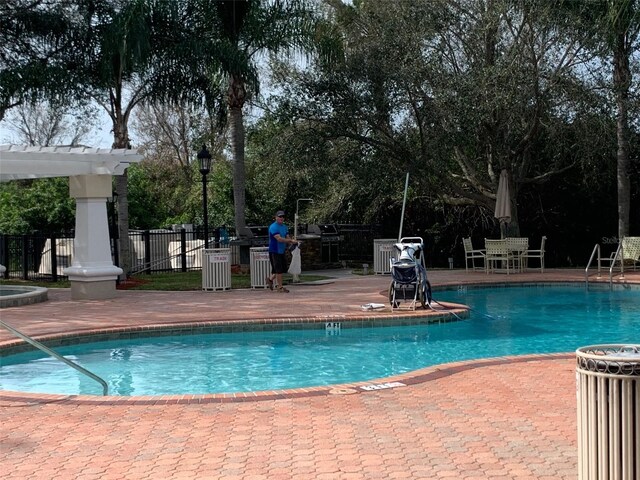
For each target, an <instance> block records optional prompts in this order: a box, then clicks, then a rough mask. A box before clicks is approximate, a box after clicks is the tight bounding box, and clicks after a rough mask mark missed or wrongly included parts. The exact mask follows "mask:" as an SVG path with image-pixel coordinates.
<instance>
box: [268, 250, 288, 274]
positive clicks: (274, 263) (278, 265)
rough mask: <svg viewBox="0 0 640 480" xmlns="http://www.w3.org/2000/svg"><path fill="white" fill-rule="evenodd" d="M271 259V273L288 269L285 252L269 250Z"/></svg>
mask: <svg viewBox="0 0 640 480" xmlns="http://www.w3.org/2000/svg"><path fill="white" fill-rule="evenodd" d="M269 261H270V262H271V273H284V272H285V271H286V270H287V261H286V259H285V257H284V253H271V252H269Z"/></svg>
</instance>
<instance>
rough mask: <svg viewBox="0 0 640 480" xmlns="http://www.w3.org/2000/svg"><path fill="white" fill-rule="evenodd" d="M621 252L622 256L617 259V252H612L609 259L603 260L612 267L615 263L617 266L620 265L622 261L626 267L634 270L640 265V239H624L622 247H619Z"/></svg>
mask: <svg viewBox="0 0 640 480" xmlns="http://www.w3.org/2000/svg"><path fill="white" fill-rule="evenodd" d="M618 249H619V250H621V253H620V255H621V256H622V258H620V256H618V257H617V258H616V254H617V252H618V251H617V250H616V251H615V252H612V253H611V255H610V256H609V258H603V259H602V260H604V261H605V262H609V266H611V265H612V264H613V263H614V262H615V263H616V264H620V262H621V261H623V262H624V265H625V266H632V267H633V269H634V270H636V268H637V267H638V265H640V237H623V238H622V242H621V244H620V246H619V247H618Z"/></svg>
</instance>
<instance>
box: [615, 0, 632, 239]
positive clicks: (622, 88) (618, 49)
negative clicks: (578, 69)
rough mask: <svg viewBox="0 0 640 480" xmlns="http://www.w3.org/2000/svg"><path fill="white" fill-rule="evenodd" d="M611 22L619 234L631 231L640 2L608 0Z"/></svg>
mask: <svg viewBox="0 0 640 480" xmlns="http://www.w3.org/2000/svg"><path fill="white" fill-rule="evenodd" d="M607 4H608V7H609V11H608V20H609V21H608V22H607V23H608V24H609V25H610V26H611V27H613V28H612V29H611V30H610V32H611V37H610V40H609V44H610V46H611V49H612V50H613V91H614V95H615V99H616V107H617V114H616V130H617V139H618V151H617V176H618V182H617V183H618V237H619V238H620V239H622V238H623V237H625V236H627V235H628V234H629V226H630V225H629V211H630V209H631V186H630V185H631V184H630V181H629V164H630V158H629V114H628V112H629V89H630V87H631V80H632V73H631V68H630V67H629V60H630V58H631V54H632V52H633V51H634V47H633V45H634V43H635V42H636V41H637V39H638V33H639V32H640V3H639V2H637V1H636V0H609V1H608V2H607Z"/></svg>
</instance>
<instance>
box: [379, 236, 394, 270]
mask: <svg viewBox="0 0 640 480" xmlns="http://www.w3.org/2000/svg"><path fill="white" fill-rule="evenodd" d="M397 242H398V241H397V240H396V239H394V238H378V239H374V240H373V273H375V274H376V275H378V274H384V273H391V258H392V257H395V255H396V248H395V246H394V245H395V244H396V243H397Z"/></svg>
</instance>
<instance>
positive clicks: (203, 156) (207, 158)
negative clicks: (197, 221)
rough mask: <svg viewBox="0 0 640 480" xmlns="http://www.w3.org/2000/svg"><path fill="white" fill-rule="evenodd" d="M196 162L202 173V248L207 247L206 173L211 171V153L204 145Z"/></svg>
mask: <svg viewBox="0 0 640 480" xmlns="http://www.w3.org/2000/svg"><path fill="white" fill-rule="evenodd" d="M198 163H199V164H200V173H201V174H202V214H203V219H204V248H209V218H208V213H207V175H208V174H209V171H211V154H210V153H209V151H208V150H207V146H206V145H202V149H201V150H200V151H199V152H198Z"/></svg>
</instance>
